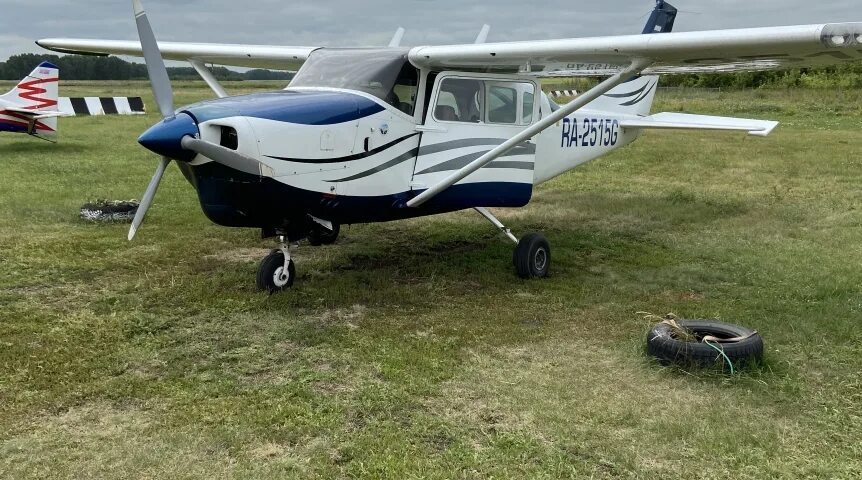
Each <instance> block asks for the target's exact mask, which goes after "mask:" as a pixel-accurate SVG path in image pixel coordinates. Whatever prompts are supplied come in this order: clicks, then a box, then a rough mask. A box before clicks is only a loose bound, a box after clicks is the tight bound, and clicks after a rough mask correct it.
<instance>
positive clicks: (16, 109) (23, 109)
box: [0, 62, 60, 140]
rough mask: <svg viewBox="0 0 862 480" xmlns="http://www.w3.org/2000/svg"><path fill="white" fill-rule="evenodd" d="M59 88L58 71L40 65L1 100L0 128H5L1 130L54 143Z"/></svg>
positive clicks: (51, 66)
mask: <svg viewBox="0 0 862 480" xmlns="http://www.w3.org/2000/svg"><path fill="white" fill-rule="evenodd" d="M59 85H60V69H59V68H57V66H55V65H53V64H51V63H49V62H42V63H41V64H40V65H39V66H38V67H36V68H35V69H34V70H33V71H32V72H31V73H30V75H28V76H27V77H26V78H24V79H23V80H21V82H19V83H18V85H16V86H15V88H13V89H12V90H11V91H10V92H9V93H7V94H5V95H2V96H0V125H2V126H3V127H6V128H4V129H8V130H12V131H21V132H26V133H29V134H31V135H35V136H37V137H41V138H45V139H47V140H52V139H54V138H55V137H56V136H57V115H56V114H57V113H58V112H59V110H58V101H59V98H58V97H59V90H60V87H59ZM4 108H5V109H4Z"/></svg>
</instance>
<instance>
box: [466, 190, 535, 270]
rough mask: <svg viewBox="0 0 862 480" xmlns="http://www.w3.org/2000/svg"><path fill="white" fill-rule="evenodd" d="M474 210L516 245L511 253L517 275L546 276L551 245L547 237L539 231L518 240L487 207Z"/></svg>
mask: <svg viewBox="0 0 862 480" xmlns="http://www.w3.org/2000/svg"><path fill="white" fill-rule="evenodd" d="M476 211H477V212H479V213H480V214H481V215H482V216H483V217H485V218H487V219H488V221H489V222H491V223H492V224H493V225H494V226H495V227H497V229H498V230H500V231H501V232H503V234H505V235H506V236H507V237H509V239H510V240H512V241H513V242H514V243H515V244H516V245H517V247H515V251H514V252H513V253H512V263H513V264H514V265H515V271H516V272H517V273H518V276H519V277H521V278H545V277H547V276H548V272H549V271H550V269H551V245H550V244H549V243H548V239H546V238H545V237H544V236H542V235H541V234H539V233H530V234H528V235H525V236H524V237H523V238H521V240H518V238H517V237H515V235H513V234H512V231H511V230H509V228H507V227H506V226H505V225H503V223H502V222H500V220H498V219H497V217H495V216H494V215H492V214H491V212H489V211H488V210H487V209H485V208H482V207H477V208H476Z"/></svg>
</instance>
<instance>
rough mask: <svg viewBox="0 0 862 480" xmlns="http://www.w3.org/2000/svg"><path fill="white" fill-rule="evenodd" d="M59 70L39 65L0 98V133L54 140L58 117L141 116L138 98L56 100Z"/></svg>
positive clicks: (65, 98)
mask: <svg viewBox="0 0 862 480" xmlns="http://www.w3.org/2000/svg"><path fill="white" fill-rule="evenodd" d="M59 85H60V69H59V68H58V67H57V66H56V65H54V64H52V63H50V62H42V63H41V64H39V66H37V67H36V68H35V69H34V70H33V71H32V72H31V73H30V75H27V77H26V78H24V79H23V80H21V81H20V82H18V85H16V86H15V88H13V89H12V90H11V91H10V92H9V93H7V94H5V95H2V96H0V132H10V133H26V134H27V135H32V136H34V137H37V138H41V139H43V140H48V141H50V142H56V141H57V135H58V130H59V129H58V123H59V122H58V121H57V119H58V118H59V117H75V116H97V115H144V114H146V109H145V107H144V102H143V100H142V99H141V97H59V96H58V93H59Z"/></svg>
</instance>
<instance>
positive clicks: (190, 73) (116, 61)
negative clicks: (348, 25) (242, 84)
mask: <svg viewBox="0 0 862 480" xmlns="http://www.w3.org/2000/svg"><path fill="white" fill-rule="evenodd" d="M43 61H48V62H51V63H53V64H54V65H57V66H58V67H60V76H61V78H62V79H63V80H146V79H147V78H148V75H147V67H146V66H145V65H144V64H142V63H132V62H127V61H125V60H123V59H121V58H117V57H97V56H84V55H65V56H58V55H43V54H36V53H25V54H21V55H13V56H11V57H9V59H8V60H6V61H5V62H0V80H20V79H22V78H24V77H25V76H27V75H28V74H29V73H30V72H32V71H33V68H34V67H35V66H36V65H38V64H39V63H41V62H43ZM210 70H211V71H212V72H213V75H215V77H216V78H217V79H218V80H222V81H224V80H285V81H287V80H290V79H291V78H293V74H292V73H288V72H279V71H273V70H263V69H255V70H249V71H247V72H237V71H234V70H230V69H228V68H225V67H213V68H210ZM168 75H169V76H170V77H171V79H173V80H198V79H199V78H200V77H199V76H198V74H197V72H195V70H194V69H193V68H192V67H168Z"/></svg>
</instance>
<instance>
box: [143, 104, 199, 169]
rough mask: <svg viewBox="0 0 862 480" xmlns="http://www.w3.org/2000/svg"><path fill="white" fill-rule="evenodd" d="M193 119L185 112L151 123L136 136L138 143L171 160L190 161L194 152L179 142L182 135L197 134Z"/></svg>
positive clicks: (193, 156)
mask: <svg viewBox="0 0 862 480" xmlns="http://www.w3.org/2000/svg"><path fill="white" fill-rule="evenodd" d="M199 133H200V132H199V130H198V126H197V124H196V123H195V120H194V119H193V118H192V117H191V116H190V115H188V114H186V113H180V114H177V115H176V116H175V117H170V118H166V119H164V120H162V121H161V122H160V123H157V124H156V125H153V126H152V127H151V128H150V129H149V130H147V131H146V132H144V134H143V135H141V136H140V137H139V138H138V143H140V144H141V145H143V146H144V148H146V149H147V150H149V151H151V152H154V153H156V154H158V155H161V156H163V157H168V158H170V159H173V160H182V161H190V160H192V159H193V158H195V155H197V154H196V153H195V152H192V151H190V150H185V149H184V148H183V147H182V145H181V142H182V140H183V137H185V136H186V135H190V136H192V137H194V136H197V135H198V134H199Z"/></svg>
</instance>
